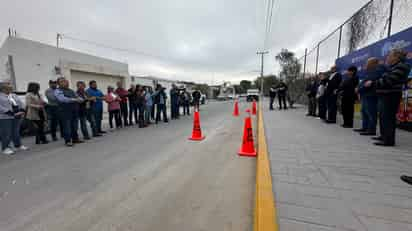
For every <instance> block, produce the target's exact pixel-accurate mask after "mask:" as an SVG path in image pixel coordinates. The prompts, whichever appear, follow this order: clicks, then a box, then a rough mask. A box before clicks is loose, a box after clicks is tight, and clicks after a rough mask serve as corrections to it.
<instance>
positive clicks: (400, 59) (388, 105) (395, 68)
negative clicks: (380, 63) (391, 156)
mask: <svg viewBox="0 0 412 231" xmlns="http://www.w3.org/2000/svg"><path fill="white" fill-rule="evenodd" d="M386 63H387V64H388V65H389V69H388V70H387V71H386V72H385V73H384V74H383V75H382V78H379V79H377V80H369V81H366V82H365V84H364V85H365V87H371V86H372V87H374V88H375V89H376V93H377V95H378V98H379V99H378V100H379V103H378V104H379V109H378V110H379V119H380V121H381V122H380V124H381V126H382V128H381V134H380V137H375V139H376V140H378V141H379V142H376V143H375V145H378V146H394V145H395V130H396V113H397V112H398V110H399V103H400V101H401V98H402V91H403V88H404V86H405V84H406V83H407V81H408V76H409V73H410V71H411V66H410V65H409V64H408V63H406V52H404V51H402V50H399V49H394V50H392V51H391V52H390V53H389V55H388V57H387V59H386Z"/></svg>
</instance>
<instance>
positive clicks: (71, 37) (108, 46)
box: [60, 34, 170, 60]
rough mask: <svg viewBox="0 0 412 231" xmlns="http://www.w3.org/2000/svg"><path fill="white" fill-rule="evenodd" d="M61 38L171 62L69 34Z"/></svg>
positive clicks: (165, 58)
mask: <svg viewBox="0 0 412 231" xmlns="http://www.w3.org/2000/svg"><path fill="white" fill-rule="evenodd" d="M60 38H63V39H69V40H73V41H77V42H81V43H86V44H89V45H93V46H97V47H102V48H106V49H110V50H116V51H120V52H126V53H132V54H136V55H140V56H147V57H151V58H156V59H162V60H170V58H167V57H164V56H159V55H153V54H149V53H146V52H142V51H137V50H134V49H127V48H119V47H114V46H110V45H107V44H103V43H98V42H94V41H90V40H86V39H80V38H75V37H73V36H70V35H67V34H60Z"/></svg>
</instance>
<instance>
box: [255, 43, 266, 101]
mask: <svg viewBox="0 0 412 231" xmlns="http://www.w3.org/2000/svg"><path fill="white" fill-rule="evenodd" d="M268 53H269V51H260V52H256V54H257V55H260V56H261V61H260V62H261V63H260V94H262V99H263V63H264V61H265V55H266V54H268Z"/></svg>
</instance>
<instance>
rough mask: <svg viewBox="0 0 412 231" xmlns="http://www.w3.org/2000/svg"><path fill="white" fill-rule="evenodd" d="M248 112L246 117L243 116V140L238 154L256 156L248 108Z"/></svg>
mask: <svg viewBox="0 0 412 231" xmlns="http://www.w3.org/2000/svg"><path fill="white" fill-rule="evenodd" d="M246 112H248V113H249V115H248V117H246V118H245V127H244V129H243V142H242V146H241V147H240V149H239V152H238V154H239V156H250V157H256V150H255V144H254V142H253V129H252V119H251V117H250V110H249V109H248V110H246Z"/></svg>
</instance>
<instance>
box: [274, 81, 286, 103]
mask: <svg viewBox="0 0 412 231" xmlns="http://www.w3.org/2000/svg"><path fill="white" fill-rule="evenodd" d="M276 90H277V94H278V100H279V109H280V110H282V104H283V109H285V110H286V109H288V106H287V105H286V95H287V92H288V86H287V85H286V84H285V82H283V80H282V79H281V80H280V83H279V84H278V86H277V87H276Z"/></svg>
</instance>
